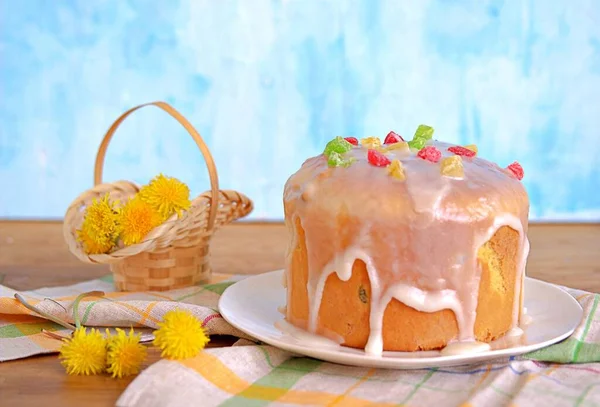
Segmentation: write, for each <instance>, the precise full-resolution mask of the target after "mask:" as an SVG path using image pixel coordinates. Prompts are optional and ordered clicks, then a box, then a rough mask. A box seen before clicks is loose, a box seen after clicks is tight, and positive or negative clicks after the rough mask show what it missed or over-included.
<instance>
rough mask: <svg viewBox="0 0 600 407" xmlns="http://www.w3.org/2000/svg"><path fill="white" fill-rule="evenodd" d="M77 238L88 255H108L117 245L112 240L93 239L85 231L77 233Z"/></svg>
mask: <svg viewBox="0 0 600 407" xmlns="http://www.w3.org/2000/svg"><path fill="white" fill-rule="evenodd" d="M77 238H78V239H79V241H80V242H81V244H82V245H83V250H84V251H85V252H86V253H87V254H101V253H108V252H109V251H110V249H112V248H113V246H114V245H115V244H114V242H113V241H112V240H106V241H98V240H95V239H93V238H92V237H91V236H90V235H89V234H88V232H87V231H86V230H85V229H81V230H78V231H77Z"/></svg>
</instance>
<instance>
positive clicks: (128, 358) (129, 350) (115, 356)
mask: <svg viewBox="0 0 600 407" xmlns="http://www.w3.org/2000/svg"><path fill="white" fill-rule="evenodd" d="M140 337H141V335H139V334H135V333H134V332H133V329H131V330H130V331H129V334H126V333H125V331H123V330H122V329H119V328H117V333H116V335H111V336H110V337H109V339H108V352H107V355H106V361H107V364H108V368H107V369H106V371H107V372H108V373H110V374H111V375H112V377H119V378H120V377H124V376H129V375H133V374H137V373H139V371H140V366H141V365H142V362H143V361H144V359H146V347H145V346H144V345H142V344H141V343H140Z"/></svg>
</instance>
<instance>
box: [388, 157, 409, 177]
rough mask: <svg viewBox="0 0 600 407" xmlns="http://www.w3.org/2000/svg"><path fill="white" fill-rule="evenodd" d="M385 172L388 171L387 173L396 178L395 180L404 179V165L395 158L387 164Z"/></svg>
mask: <svg viewBox="0 0 600 407" xmlns="http://www.w3.org/2000/svg"><path fill="white" fill-rule="evenodd" d="M387 172H388V174H390V175H391V176H392V177H394V178H396V179H397V180H400V181H404V180H405V179H406V174H405V173H404V167H403V166H402V163H401V162H400V160H396V159H394V160H392V162H391V163H390V165H388V166H387Z"/></svg>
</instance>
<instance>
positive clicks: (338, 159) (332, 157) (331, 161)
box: [327, 151, 356, 168]
mask: <svg viewBox="0 0 600 407" xmlns="http://www.w3.org/2000/svg"><path fill="white" fill-rule="evenodd" d="M354 161H356V159H355V158H354V157H344V156H343V155H342V154H340V153H337V152H335V151H332V152H331V153H330V154H329V157H328V158H327V165H329V166H330V167H344V168H347V167H350V166H351V165H352V163H353V162H354Z"/></svg>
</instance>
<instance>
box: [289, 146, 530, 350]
mask: <svg viewBox="0 0 600 407" xmlns="http://www.w3.org/2000/svg"><path fill="white" fill-rule="evenodd" d="M428 144H432V145H436V146H437V147H438V148H439V150H440V151H441V152H442V158H444V157H449V156H452V153H449V152H448V151H447V147H448V146H450V145H449V144H445V143H439V142H430V143H428ZM347 154H348V156H349V157H351V158H353V159H354V160H355V163H354V164H352V166H350V167H348V168H334V169H331V168H328V167H327V163H326V160H325V159H324V158H323V157H315V158H311V159H309V160H307V161H306V162H305V163H304V165H303V167H302V169H301V170H300V171H299V172H298V173H297V174H295V175H294V176H292V178H290V180H289V181H288V183H287V184H286V190H285V195H284V203H285V208H286V224H287V225H288V228H289V230H290V234H291V235H292V242H291V246H290V249H289V251H288V253H287V259H286V260H287V261H286V278H287V288H288V295H289V293H290V290H291V281H290V278H291V277H290V275H289V268H290V267H291V257H292V255H291V251H293V250H294V249H295V248H296V246H297V244H298V242H297V241H296V238H297V235H298V231H297V230H295V228H296V226H295V225H296V221H299V224H300V226H301V227H302V229H303V231H304V234H305V239H304V243H305V244H306V255H307V259H306V260H307V266H308V281H307V287H306V288H307V297H308V321H307V329H308V331H309V332H312V333H316V332H317V327H318V315H319V309H320V307H321V300H322V298H323V290H324V287H325V284H326V282H327V279H328V277H329V276H331V275H332V274H333V273H336V275H337V277H338V278H339V279H340V280H342V281H348V280H349V279H350V278H351V276H352V268H353V265H354V264H355V262H356V261H362V262H363V263H364V264H365V266H366V270H367V274H368V277H369V280H370V284H371V296H370V310H371V311H370V314H369V324H370V333H369V338H368V342H367V345H366V347H365V351H366V352H367V353H369V354H373V355H379V354H381V352H382V350H383V339H382V329H383V326H382V325H383V315H384V313H385V309H386V307H387V306H388V304H389V303H390V301H391V300H392V299H396V300H398V301H400V302H402V303H404V304H405V305H407V306H409V307H412V308H414V309H416V310H418V311H422V312H436V311H441V310H444V309H449V310H452V311H453V313H454V314H455V316H456V321H457V325H458V337H457V338H456V339H457V342H454V343H452V344H450V345H449V346H448V348H449V349H447V350H446V354H454V353H453V352H459V351H461V352H462V351H481V350H485V349H484V348H485V346H487V347H488V349H489V346H488V345H487V344H480V343H478V342H476V341H475V340H474V339H475V335H474V326H475V320H476V317H477V315H476V311H477V300H478V294H479V285H480V279H481V273H482V270H481V268H480V266H479V263H478V250H479V249H480V248H481V247H482V246H483V245H484V244H485V243H486V242H488V241H489V240H490V239H492V237H493V236H494V235H495V234H496V232H498V230H499V229H500V228H502V227H504V226H508V227H510V228H511V229H513V230H514V231H516V232H517V233H518V234H519V247H518V252H517V261H516V263H517V270H516V278H515V287H514V302H513V309H512V324H511V328H512V330H511V331H510V333H511V334H513V335H514V334H515V333H518V329H519V328H518V325H519V318H520V317H521V314H522V313H521V311H520V310H521V300H522V293H523V282H524V276H525V265H526V260H527V255H528V252H529V241H528V239H527V216H528V213H527V211H528V205H527V197H526V193H525V191H524V188H523V187H522V184H521V183H520V182H519V181H517V180H516V179H514V178H511V177H510V176H509V175H507V174H506V172H505V171H504V170H502V169H500V168H499V167H498V166H496V165H495V164H492V163H489V162H487V161H485V160H482V159H480V158H478V157H473V158H466V159H464V160H463V167H464V177H463V178H461V179H456V178H452V177H444V176H442V175H440V168H439V165H436V164H433V163H431V162H428V161H426V160H423V159H421V158H418V157H416V156H415V155H414V154H413V153H411V152H410V151H405V150H392V151H390V152H388V153H387V156H388V158H389V159H399V160H401V161H402V166H403V171H404V172H405V180H396V179H393V178H392V177H390V176H389V175H388V174H387V172H386V171H385V169H382V168H378V167H374V166H372V165H370V164H368V163H367V161H366V158H365V151H364V149H363V148H360V147H356V148H354V149H353V150H351V151H349V152H348V153H347ZM289 312H290V310H289V307H288V313H289ZM483 345H485V346H483Z"/></svg>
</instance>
